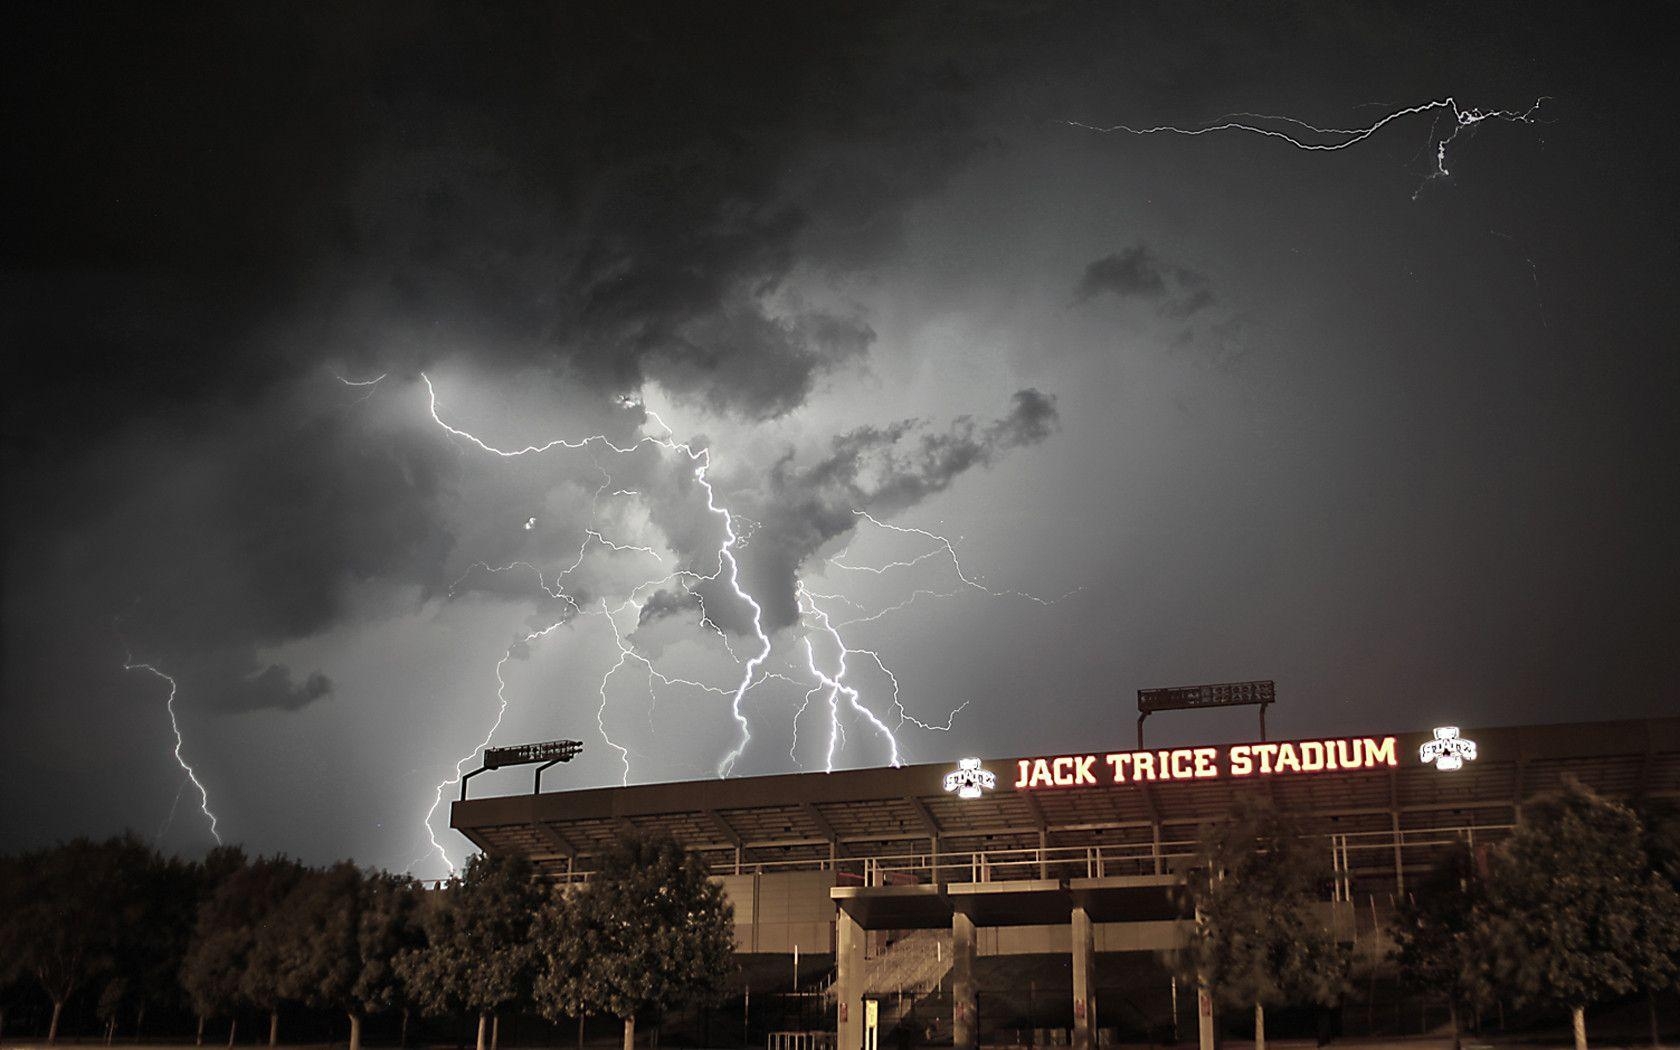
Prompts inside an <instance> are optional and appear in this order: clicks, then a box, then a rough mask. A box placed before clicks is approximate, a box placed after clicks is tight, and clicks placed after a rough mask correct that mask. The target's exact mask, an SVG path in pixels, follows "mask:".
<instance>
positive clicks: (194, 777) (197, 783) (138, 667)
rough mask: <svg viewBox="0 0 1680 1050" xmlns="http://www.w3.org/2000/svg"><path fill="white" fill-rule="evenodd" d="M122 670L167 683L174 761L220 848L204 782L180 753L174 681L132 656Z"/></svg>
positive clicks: (184, 742) (220, 842)
mask: <svg viewBox="0 0 1680 1050" xmlns="http://www.w3.org/2000/svg"><path fill="white" fill-rule="evenodd" d="M123 670H125V671H145V672H146V673H148V674H150V675H153V676H154V677H157V678H161V679H163V680H164V681H165V682H168V683H169V699H168V700H166V701H164V705H163V706H164V709H165V710H167V711H168V712H169V728H170V729H172V730H173V731H174V733H175V761H176V763H178V764H179V765H180V767H181V769H182V770H183V771H184V772H185V773H186V774H187V779H188V780H190V781H192V785H193V787H195V788H197V789H198V808H199V811H200V812H202V813H203V814H204V816H205V819H207V820H209V821H210V837H211V838H213V839H215V840H216V845H218V846H220V845H221V844H222V835H221V832H220V831H219V830H218V829H217V824H218V823H219V822H218V821H217V820H216V814H214V813H212V812H211V811H210V793H209V792H208V791H206V790H204V782H203V781H202V780H200V779H198V774H197V773H196V772H194V771H193V767H192V766H191V765H190V764H189V763H188V762H187V758H186V756H185V755H183V754H182V753H181V751H182V749H183V748H185V747H186V741H185V740H184V739H182V737H181V722H180V719H178V718H177V717H176V715H175V693H176V691H177V689H178V687H177V685H176V683H175V679H174V678H172V677H171V676H169V675H167V674H164V673H163V672H162V671H160V670H158V669H157V668H156V667H154V666H153V665H151V664H144V663H136V662H135V660H134V656H133V654H129V655H127V656H125V657H123ZM175 797H176V801H179V800H180V792H176V796H175ZM169 812H170V815H171V816H172V817H173V816H174V813H175V810H174V807H170V811H169ZM165 826H167V825H165ZM159 834H160V835H161V834H162V832H161V831H160V832H159Z"/></svg>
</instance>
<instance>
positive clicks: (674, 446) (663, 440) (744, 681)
mask: <svg viewBox="0 0 1680 1050" xmlns="http://www.w3.org/2000/svg"><path fill="white" fill-rule="evenodd" d="M420 379H421V381H422V382H423V383H424V384H425V386H426V396H427V410H428V412H429V413H430V415H431V418H432V421H433V422H434V423H436V424H437V425H438V427H440V428H441V429H442V430H443V431H444V432H445V433H447V434H449V435H450V436H452V437H455V438H459V439H460V440H462V441H465V442H467V443H468V444H470V445H472V446H473V447H475V448H477V449H479V450H480V451H482V452H486V453H489V454H491V455H494V456H498V457H501V458H504V459H512V458H516V457H520V456H529V455H541V454H543V453H546V452H551V451H555V450H561V449H564V450H574V451H575V450H579V449H584V448H589V447H592V446H601V447H604V448H606V449H609V450H611V451H613V452H616V453H619V454H626V453H630V452H634V451H636V450H637V449H639V448H641V447H642V446H644V445H649V444H651V445H655V446H657V447H660V448H663V449H666V450H668V451H671V452H675V453H679V454H681V455H684V456H686V457H687V458H688V460H689V461H690V463H692V464H693V467H694V478H695V480H696V482H697V483H698V484H699V485H700V487H701V489H702V491H704V492H705V495H706V508H707V510H708V512H710V513H712V514H714V515H716V516H717V517H718V518H719V519H720V520H721V522H722V523H723V541H722V543H721V544H720V545H719V547H718V567H717V570H716V571H715V572H713V573H712V574H710V575H700V574H698V573H691V572H678V573H674V574H672V575H670V576H667V577H665V579H666V580H670V579H674V578H677V577H678V576H680V577H683V578H684V579H685V580H686V581H687V582H688V583H689V584H690V586H692V585H693V584H695V583H698V582H701V581H706V580H720V579H721V580H722V581H723V582H725V583H727V584H728V585H729V587H730V589H731V591H733V593H734V594H735V596H736V598H738V599H739V600H740V601H741V602H743V603H744V604H745V606H746V607H747V608H749V609H750V610H751V611H752V629H753V635H754V637H755V638H756V640H757V641H758V652H757V653H756V654H755V655H753V656H752V657H750V658H749V659H748V660H747V661H746V662H745V664H744V665H742V668H741V676H740V679H739V680H738V681H737V683H736V685H735V687H734V689H733V690H731V691H730V693H729V697H730V713H731V716H732V717H733V719H734V721H735V723H736V726H737V728H738V731H739V737H738V739H737V741H736V743H735V745H734V746H733V747H732V748H731V749H730V750H729V752H728V753H726V754H725V755H724V756H723V759H722V760H721V761H720V762H719V763H718V767H717V772H718V775H719V776H720V777H723V776H728V775H729V772H730V770H731V769H732V768H733V767H734V765H735V763H736V762H737V761H739V759H740V757H741V756H742V755H743V754H744V753H745V752H746V749H747V746H748V745H749V744H750V743H751V741H752V727H751V724H750V723H749V722H748V720H747V717H746V714H745V712H744V711H743V710H742V703H743V700H744V699H745V697H746V694H747V692H748V691H750V690H751V689H752V688H753V686H754V685H755V684H757V681H762V678H758V677H757V676H758V675H759V671H760V669H761V667H762V666H763V664H764V661H765V660H766V659H767V658H768V657H769V656H770V652H771V648H772V646H771V641H770V637H769V635H768V634H766V633H765V631H764V625H763V608H762V606H760V605H759V603H758V602H757V600H755V599H754V598H753V596H752V595H751V594H749V593H748V592H747V591H746V589H745V588H743V587H742V586H741V580H740V564H739V562H738V561H737V560H736V558H735V553H734V552H735V548H736V547H737V545H738V544H739V542H740V536H739V534H738V533H737V532H736V529H735V519H734V517H733V515H732V514H731V513H730V511H729V509H728V508H727V507H724V506H722V505H721V504H719V503H718V501H717V493H716V491H715V489H714V488H713V486H712V483H711V479H710V478H709V477H708V474H709V471H710V468H711V462H712V461H711V450H710V449H706V448H701V449H695V448H693V447H692V446H691V445H689V444H688V443H686V442H679V441H676V440H674V438H673V436H672V435H673V433H674V432H673V431H672V430H671V428H670V427H669V426H667V425H666V424H665V421H664V420H663V419H661V418H659V416H658V415H657V414H656V413H654V412H652V411H648V412H647V415H648V416H649V418H651V419H652V420H653V421H654V422H655V423H656V424H658V426H659V427H660V429H661V430H663V431H664V432H665V433H664V434H663V436H659V437H655V436H652V435H649V436H645V437H643V438H641V439H640V440H638V441H636V442H635V443H634V444H632V445H629V446H621V445H617V444H615V443H613V442H612V441H611V440H610V439H609V438H607V437H606V436H605V435H603V434H595V435H591V436H588V437H584V438H575V439H573V438H556V439H553V440H550V441H546V442H543V443H541V444H528V445H525V446H523V447H520V448H515V449H504V448H500V447H497V446H495V445H492V444H490V443H489V442H487V441H485V440H483V439H482V438H480V437H478V436H477V435H476V434H473V433H471V432H469V431H466V430H463V429H461V428H460V427H457V426H454V425H453V424H451V423H449V422H447V421H445V420H444V418H443V416H442V415H441V414H440V412H439V409H438V397H437V388H436V386H435V385H434V384H433V383H432V380H431V378H430V377H429V376H427V375H426V374H425V373H421V375H420ZM621 403H622V404H624V405H626V406H639V405H640V402H639V401H637V400H635V399H629V398H626V399H623V400H622V401H621ZM604 473H605V472H604V471H603V474H604ZM607 484H610V479H608V481H607V482H604V483H603V486H602V488H603V489H604V488H605V487H606V485H607ZM600 491H601V490H600V489H598V490H597V492H596V495H597V496H599V494H600ZM614 494H615V495H618V494H624V495H630V494H632V493H631V492H630V491H629V490H619V491H618V492H615V493H614ZM591 539H593V540H595V541H596V542H598V543H600V544H602V545H603V546H606V547H608V548H609V549H612V550H615V551H624V550H631V551H640V552H643V553H647V554H650V555H652V556H654V557H655V558H659V557H660V555H659V554H658V553H657V552H656V551H654V550H653V549H652V548H650V547H641V546H636V545H632V544H619V543H615V542H613V541H611V540H608V539H606V538H605V537H604V536H602V535H601V534H600V533H599V532H597V531H595V530H593V529H591V530H588V531H587V532H586V535H585V537H584V539H583V541H582V543H581V544H580V546H579V550H578V556H577V558H576V559H575V560H574V561H573V563H572V565H571V566H569V567H568V568H567V569H565V570H564V571H563V572H562V573H560V576H564V575H565V574H567V573H570V572H572V571H573V570H575V569H577V568H578V566H580V565H581V564H582V562H583V557H584V554H585V552H586V549H587V546H588V544H589V542H590V540H591ZM479 565H480V566H482V567H483V568H485V569H486V570H488V571H491V572H499V571H506V570H508V569H512V568H514V567H524V568H526V569H529V570H531V571H534V572H536V573H537V576H538V584H539V586H540V587H542V589H543V590H544V591H545V592H546V593H548V594H550V595H551V596H554V597H565V600H567V601H570V600H571V599H570V598H569V597H566V596H564V594H563V592H561V591H560V590H559V583H558V578H557V579H556V582H555V583H554V584H553V585H550V584H549V583H548V581H547V580H546V578H545V577H544V575H543V573H542V570H540V569H537V568H536V567H535V566H532V565H530V564H529V563H527V562H515V563H513V564H511V565H508V566H502V567H499V568H493V567H490V566H484V565H483V563H479ZM470 571H471V570H470V569H469V572H470ZM464 578H465V577H463V579H464ZM460 582H461V581H460V580H457V581H456V586H458V585H459V584H460ZM643 586H648V585H646V584H644V585H643ZM639 590H641V588H640V587H638V588H636V591H639ZM634 593H635V591H633V592H632V594H633V595H634ZM573 604H574V607H575V603H573ZM702 611H704V606H702ZM602 614H603V615H605V616H606V617H607V619H608V620H609V622H612V624H613V633H614V636H615V638H617V637H618V627H617V623H616V621H613V618H612V611H611V610H609V609H607V608H605V607H604V606H603V609H602ZM706 622H707V623H708V624H710V623H711V621H710V619H709V617H707V618H706ZM711 626H713V628H714V629H716V625H715V624H711ZM544 633H546V632H544ZM718 633H719V635H720V636H722V633H723V632H722V631H721V630H719V631H718ZM727 644H728V643H727V639H725V645H726V646H727ZM731 652H733V651H732V650H731ZM627 653H629V654H630V655H632V656H633V655H635V654H634V653H633V651H632V650H630V649H629V647H628V646H627V645H625V644H624V643H623V640H622V638H619V658H618V660H617V661H616V662H615V663H614V664H613V666H612V667H611V668H610V669H609V670H608V671H607V673H606V675H604V676H603V677H602V680H601V687H600V696H601V706H600V708H599V709H598V710H597V718H596V723H597V728H598V729H599V731H600V733H601V738H602V739H603V740H604V741H606V743H607V745H608V746H609V747H611V748H613V749H614V750H615V751H617V752H618V754H619V756H620V758H621V760H622V761H623V763H624V778H623V779H624V782H625V783H628V781H629V776H630V767H629V751H628V749H626V748H625V747H623V746H622V745H621V744H619V743H618V742H616V741H614V740H613V739H612V738H611V737H610V736H609V735H608V734H607V730H606V717H605V710H606V706H607V702H608V701H607V685H608V680H609V679H610V678H611V677H612V675H613V674H614V673H615V672H617V671H618V670H619V669H620V668H622V667H623V665H624V664H625V663H626V662H627V660H628V659H629V656H627V655H626V654H627ZM505 659H506V657H505V656H504V662H505ZM637 659H641V658H640V657H639V656H638V657H637ZM642 662H644V663H647V661H645V660H642ZM497 667H498V674H497V680H498V682H500V681H501V676H500V667H501V665H500V664H498V665H497ZM648 667H649V670H650V671H651V670H652V665H651V664H648ZM755 679H756V680H755ZM695 684H698V683H695ZM498 697H502V703H501V707H500V709H499V710H498V713H497V718H496V723H495V726H493V727H492V729H491V732H490V734H489V735H487V736H486V738H485V739H486V743H488V740H489V739H490V737H491V736H493V735H494V733H495V729H496V728H498V727H499V726H500V725H501V718H502V715H503V714H505V712H506V709H507V704H506V700H505V697H504V696H503V694H502V693H501V690H500V689H498ZM473 753H474V754H476V753H477V751H476V750H475V751H474V752H473ZM471 757H472V756H471V755H468V756H467V757H466V758H464V759H462V760H461V762H459V763H457V765H456V775H455V778H454V781H448V780H446V781H444V782H443V783H442V784H440V785H439V786H438V790H437V792H436V793H435V797H434V800H433V804H432V808H431V809H430V810H428V811H427V818H426V826H427V831H428V833H430V832H431V819H432V817H433V815H434V814H435V813H436V811H437V808H438V806H439V805H441V803H442V797H443V789H444V788H445V787H447V786H448V785H449V784H450V783H452V782H459V779H460V776H461V772H462V766H464V764H465V763H466V762H467V761H469V760H470V759H471ZM432 842H433V845H434V846H437V839H436V836H435V835H432ZM438 849H439V854H440V856H443V857H444V858H445V862H446V863H447V862H448V855H447V854H446V853H444V852H443V851H442V849H441V847H438ZM451 868H452V869H453V865H451Z"/></svg>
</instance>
